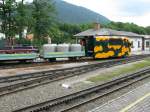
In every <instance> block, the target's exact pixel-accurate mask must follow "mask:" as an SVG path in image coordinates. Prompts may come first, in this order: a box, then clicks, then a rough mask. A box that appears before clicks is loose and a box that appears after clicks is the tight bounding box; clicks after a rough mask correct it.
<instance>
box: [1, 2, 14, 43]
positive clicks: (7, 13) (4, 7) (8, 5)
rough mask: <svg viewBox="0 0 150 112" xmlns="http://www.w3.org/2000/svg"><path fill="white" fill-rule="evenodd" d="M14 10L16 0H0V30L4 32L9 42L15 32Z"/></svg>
mask: <svg viewBox="0 0 150 112" xmlns="http://www.w3.org/2000/svg"><path fill="white" fill-rule="evenodd" d="M15 11H16V0H2V1H1V5H0V14H1V16H0V17H1V18H0V19H1V21H2V24H1V32H2V33H4V34H5V36H6V38H7V40H8V41H9V44H13V43H12V39H13V38H14V36H15V34H16V23H15V21H14V18H15Z"/></svg>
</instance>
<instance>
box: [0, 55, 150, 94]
mask: <svg viewBox="0 0 150 112" xmlns="http://www.w3.org/2000/svg"><path fill="white" fill-rule="evenodd" d="M145 57H149V55H139V56H133V57H129V58H124V59H117V60H109V61H105V62H101V63H95V64H90V65H84V66H79V67H72V68H65V69H59V70H50V71H44V72H37V73H31V74H23V75H18V76H10V77H5V78H0V96H4V95H7V94H10V93H13V92H17V91H21V90H25V89H28V88H32V87H36V86H39V85H42V84H47V83H50V82H53V81H58V80H61V79H64V78H69V77H72V76H75V75H80V74H83V73H87V72H89V71H94V70H96V69H99V68H108V67H112V66H115V65H120V64H122V63H129V62H134V61H137V60H141V59H143V58H145Z"/></svg>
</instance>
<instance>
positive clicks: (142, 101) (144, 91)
mask: <svg viewBox="0 0 150 112" xmlns="http://www.w3.org/2000/svg"><path fill="white" fill-rule="evenodd" d="M89 112H150V82H149V83H146V84H144V85H142V86H140V87H138V88H136V89H134V90H132V91H130V92H128V93H126V94H123V95H122V96H120V97H118V98H116V99H113V100H111V101H109V102H107V103H105V104H103V105H100V106H99V107H97V108H95V109H93V110H90V111H89Z"/></svg>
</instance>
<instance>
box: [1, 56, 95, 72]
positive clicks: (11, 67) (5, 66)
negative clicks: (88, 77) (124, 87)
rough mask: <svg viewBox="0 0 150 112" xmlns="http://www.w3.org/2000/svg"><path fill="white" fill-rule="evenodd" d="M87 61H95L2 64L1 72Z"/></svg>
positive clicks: (90, 59)
mask: <svg viewBox="0 0 150 112" xmlns="http://www.w3.org/2000/svg"><path fill="white" fill-rule="evenodd" d="M85 61H88V62H90V61H93V59H92V58H81V59H79V60H60V61H54V62H47V61H46V62H32V61H29V62H18V61H12V62H1V63H0V70H3V69H16V68H25V67H37V66H46V65H57V64H65V63H78V62H85Z"/></svg>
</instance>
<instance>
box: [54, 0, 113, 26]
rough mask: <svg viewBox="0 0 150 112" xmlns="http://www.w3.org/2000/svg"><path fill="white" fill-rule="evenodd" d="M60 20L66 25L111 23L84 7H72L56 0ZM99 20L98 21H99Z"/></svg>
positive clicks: (60, 0)
mask: <svg viewBox="0 0 150 112" xmlns="http://www.w3.org/2000/svg"><path fill="white" fill-rule="evenodd" d="M54 4H55V6H56V11H57V15H58V20H59V21H61V22H64V23H72V24H81V23H82V24H83V23H91V22H100V23H103V24H106V23H109V22H110V20H109V19H107V18H106V17H104V16H102V15H100V14H98V13H95V12H93V11H91V10H89V9H86V8H84V7H79V6H76V5H72V4H70V3H67V2H65V1H62V0H54ZM97 20H98V21H97Z"/></svg>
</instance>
